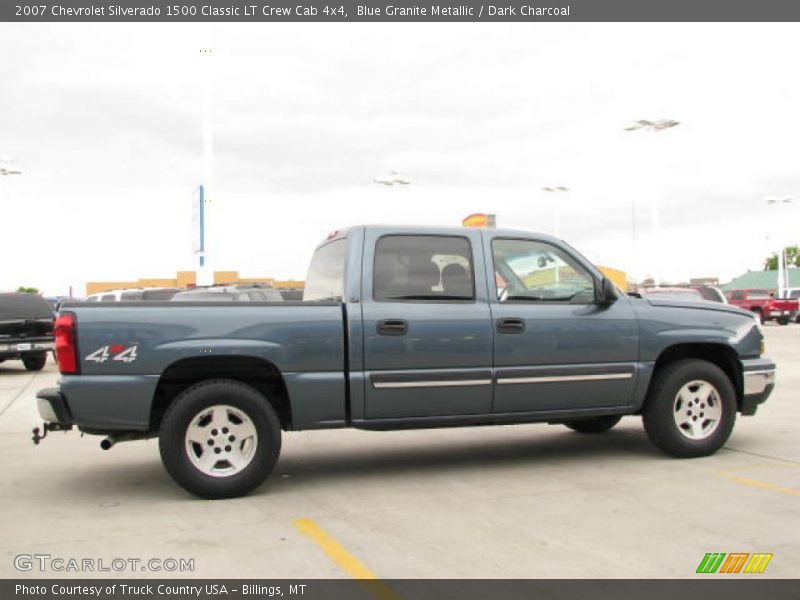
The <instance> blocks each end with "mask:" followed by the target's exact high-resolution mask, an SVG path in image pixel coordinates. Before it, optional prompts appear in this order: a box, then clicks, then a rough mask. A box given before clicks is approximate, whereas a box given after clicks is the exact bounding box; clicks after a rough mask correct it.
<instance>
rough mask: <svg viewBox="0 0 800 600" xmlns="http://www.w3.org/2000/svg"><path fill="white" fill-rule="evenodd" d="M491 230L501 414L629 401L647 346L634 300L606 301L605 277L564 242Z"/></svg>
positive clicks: (590, 407) (488, 238) (496, 402)
mask: <svg viewBox="0 0 800 600" xmlns="http://www.w3.org/2000/svg"><path fill="white" fill-rule="evenodd" d="M485 235H486V239H485V241H486V246H485V248H484V251H485V252H486V253H487V254H488V255H489V260H488V261H487V267H488V269H490V270H489V272H488V273H487V277H488V276H492V277H494V278H495V284H496V285H495V286H494V289H492V290H491V291H490V306H491V311H492V317H493V320H494V340H495V343H494V348H495V349H494V364H495V375H496V384H495V394H494V404H493V407H492V409H493V412H494V413H517V412H558V411H591V410H597V409H601V410H602V409H604V408H608V407H617V406H627V405H629V404H630V403H631V402H632V399H633V391H634V386H635V383H636V375H637V373H636V365H637V360H638V351H639V343H638V323H637V320H636V316H635V314H634V312H633V307H632V306H631V305H630V301H629V299H628V298H627V297H621V298H619V299H617V300H616V301H615V302H613V303H611V304H598V303H597V302H596V301H595V288H596V286H597V284H598V283H599V282H600V280H601V278H602V275H601V274H600V273H599V272H598V271H597V270H596V269H595V268H594V267H592V266H591V265H589V264H588V263H587V262H585V261H584V260H583V259H582V258H580V257H578V255H577V253H574V251H572V250H571V249H570V248H568V247H567V246H566V245H564V244H562V243H561V242H560V241H558V240H554V239H550V238H545V237H544V236H543V238H542V239H537V238H513V237H509V236H504V235H502V234H498V233H494V232H489V231H487V232H486V234H485Z"/></svg>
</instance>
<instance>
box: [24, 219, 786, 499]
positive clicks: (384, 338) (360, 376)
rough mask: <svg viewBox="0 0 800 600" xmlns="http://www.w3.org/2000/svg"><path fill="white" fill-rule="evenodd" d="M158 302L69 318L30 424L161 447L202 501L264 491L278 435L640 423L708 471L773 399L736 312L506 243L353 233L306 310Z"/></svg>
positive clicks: (746, 321) (754, 334) (550, 244)
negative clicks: (51, 383)
mask: <svg viewBox="0 0 800 600" xmlns="http://www.w3.org/2000/svg"><path fill="white" fill-rule="evenodd" d="M495 282H497V283H498V284H499V286H500V289H499V290H496V289H495ZM194 293H195V294H197V295H204V296H208V295H213V294H216V295H217V297H219V298H222V297H224V296H226V295H230V294H232V293H235V292H230V293H229V292H227V291H225V290H223V289H216V291H213V290H211V289H208V288H207V289H204V290H198V291H196V292H194ZM187 295H189V296H191V294H187ZM177 297H178V295H176V296H175V298H173V300H174V299H176V298H177ZM171 304H174V309H173V307H172V306H167V307H165V306H164V305H163V304H162V305H158V306H153V305H150V306H148V305H147V304H146V303H142V304H141V306H132V305H131V304H125V305H119V304H118V305H116V306H115V305H114V304H98V303H95V304H89V303H71V304H69V303H68V304H65V306H63V307H62V310H61V312H60V316H59V318H58V320H57V322H56V343H57V347H58V352H57V356H58V364H59V369H60V371H61V379H60V382H59V386H58V387H56V388H48V389H44V390H41V391H40V392H39V393H38V395H37V397H38V402H39V411H40V414H41V415H42V417H43V419H44V420H45V421H46V423H45V425H44V433H46V432H47V431H52V430H65V429H70V428H72V427H73V426H77V427H78V428H79V429H80V430H81V431H83V432H86V433H91V434H100V435H104V436H107V437H106V438H105V439H104V440H103V441H102V442H101V447H102V448H104V449H108V448H111V447H112V446H113V445H114V444H116V443H118V442H122V441H127V440H134V439H144V438H150V437H158V439H159V447H160V452H161V457H162V460H163V462H164V465H165V467H166V469H167V471H168V472H169V473H170V475H171V476H172V477H173V478H174V480H175V481H176V482H177V483H179V484H180V485H181V486H183V487H184V488H185V489H187V490H189V491H190V492H192V493H194V494H197V495H199V496H202V497H205V498H224V497H231V496H239V495H242V494H246V493H248V492H249V491H251V490H252V489H254V488H255V487H256V486H258V485H259V484H261V483H262V482H263V481H264V480H265V479H266V478H267V477H268V476H269V474H270V472H271V471H272V470H273V468H274V466H275V463H276V461H277V460H278V455H279V453H280V448H281V435H282V434H281V431H282V430H287V431H288V430H304V429H326V428H340V427H356V428H360V429H371V430H389V429H408V428H423V427H443V426H465V425H489V424H494V425H497V424H512V423H531V422H542V423H562V424H564V425H566V426H567V427H568V428H570V429H572V430H574V431H577V432H581V433H599V432H603V431H606V430H608V429H611V428H612V427H614V425H616V424H617V423H618V422H619V420H620V419H621V418H622V416H623V415H641V416H642V417H643V420H644V427H645V431H646V432H647V434H648V436H649V437H650V440H651V441H652V442H653V443H654V444H655V445H656V446H657V447H658V448H660V449H661V450H663V451H664V452H666V453H668V454H671V455H673V456H676V457H696V456H706V455H709V454H712V453H713V452H715V451H716V450H718V449H719V448H720V447H721V446H722V445H723V444H724V443H725V441H726V440H727V439H728V436H729V435H730V433H731V431H732V429H733V425H734V421H735V420H736V415H737V412H738V413H740V414H742V415H753V414H755V412H756V410H757V407H758V406H759V404H761V403H762V402H764V401H765V400H766V399H767V398H768V396H769V395H770V393H771V392H772V389H773V387H774V378H775V364H774V363H773V362H772V361H771V360H769V359H768V358H765V357H763V356H762V352H763V347H764V346H763V341H764V338H763V335H762V331H761V326H760V325H759V323H758V322H757V320H756V319H755V318H754V317H753V314H752V313H750V312H748V311H745V310H742V309H740V308H737V307H735V306H729V305H725V304H719V303H712V302H686V301H683V300H675V299H673V298H669V297H659V296H657V295H653V296H649V297H646V298H633V297H628V296H625V295H622V294H621V293H620V292H618V290H617V288H616V287H615V286H614V284H613V283H612V282H611V281H610V280H609V279H608V278H606V277H605V276H603V274H602V273H601V272H600V271H599V270H598V269H597V268H596V267H594V266H593V265H592V264H591V263H589V262H588V261H587V260H586V259H585V258H584V257H583V256H582V255H581V254H580V253H578V252H577V251H576V250H574V249H573V248H572V247H570V246H569V245H568V244H566V243H565V242H563V241H561V240H559V239H556V238H554V237H551V236H547V235H541V234H534V233H527V232H522V231H509V230H502V229H465V228H459V229H455V228H452V229H450V228H414V227H377V226H376V227H353V228H350V229H347V230H343V231H338V232H335V233H333V234H331V235H330V236H329V237H328V239H326V240H325V241H324V242H323V243H322V244H321V245H320V246H319V247H318V248H317V250H316V251H315V252H314V255H313V258H312V260H311V264H310V267H309V270H308V276H307V279H306V287H305V290H304V297H303V302H299V303H295V302H292V303H289V302H285V303H274V304H264V303H253V302H236V301H234V302H219V303H213V304H209V303H204V302H183V303H181V302H174V303H171ZM99 398H102V402H100V401H98V399H99ZM41 437H42V436H41V432H40V431H38V430H35V431H34V441H35V442H38V441H39V440H41Z"/></svg>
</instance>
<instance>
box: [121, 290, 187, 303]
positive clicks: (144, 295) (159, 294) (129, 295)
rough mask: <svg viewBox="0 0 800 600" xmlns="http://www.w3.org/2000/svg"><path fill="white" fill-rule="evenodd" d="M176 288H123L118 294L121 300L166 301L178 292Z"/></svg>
mask: <svg viewBox="0 0 800 600" xmlns="http://www.w3.org/2000/svg"><path fill="white" fill-rule="evenodd" d="M180 291H181V290H179V289H177V288H144V289H141V290H124V291H123V292H122V294H121V295H120V301H122V302H135V301H142V302H166V301H167V300H170V299H172V297H173V296H174V295H175V294H177V293H178V292H180Z"/></svg>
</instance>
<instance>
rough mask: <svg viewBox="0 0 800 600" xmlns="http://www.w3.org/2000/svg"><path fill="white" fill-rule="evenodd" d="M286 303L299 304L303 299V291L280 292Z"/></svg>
mask: <svg viewBox="0 0 800 600" xmlns="http://www.w3.org/2000/svg"><path fill="white" fill-rule="evenodd" d="M280 293H281V296H283V299H284V300H285V301H286V302H299V301H301V300H302V299H303V290H301V289H300V290H280Z"/></svg>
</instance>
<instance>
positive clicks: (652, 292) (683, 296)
mask: <svg viewBox="0 0 800 600" xmlns="http://www.w3.org/2000/svg"><path fill="white" fill-rule="evenodd" d="M639 294H640V295H641V296H642V297H643V298H648V297H651V296H652V297H657V298H674V299H675V300H694V301H697V302H699V301H702V300H704V298H703V295H702V294H701V293H700V292H699V291H698V290H695V289H692V288H685V287H651V288H640V289H639Z"/></svg>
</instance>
